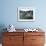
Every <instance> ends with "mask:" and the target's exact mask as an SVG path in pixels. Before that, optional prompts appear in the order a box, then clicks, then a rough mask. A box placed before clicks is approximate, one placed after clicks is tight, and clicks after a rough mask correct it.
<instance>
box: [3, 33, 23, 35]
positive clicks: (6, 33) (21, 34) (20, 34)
mask: <svg viewBox="0 0 46 46" xmlns="http://www.w3.org/2000/svg"><path fill="white" fill-rule="evenodd" d="M3 35H5V36H23V32H4V33H3Z"/></svg>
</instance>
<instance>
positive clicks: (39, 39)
mask: <svg viewBox="0 0 46 46" xmlns="http://www.w3.org/2000/svg"><path fill="white" fill-rule="evenodd" d="M32 43H33V44H43V43H44V36H32Z"/></svg>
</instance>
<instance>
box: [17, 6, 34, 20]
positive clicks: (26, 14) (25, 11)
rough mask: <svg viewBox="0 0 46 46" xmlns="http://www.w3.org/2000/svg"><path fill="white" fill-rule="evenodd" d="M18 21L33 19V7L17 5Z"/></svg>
mask: <svg viewBox="0 0 46 46" xmlns="http://www.w3.org/2000/svg"><path fill="white" fill-rule="evenodd" d="M18 21H35V9H33V8H31V7H19V8H18Z"/></svg>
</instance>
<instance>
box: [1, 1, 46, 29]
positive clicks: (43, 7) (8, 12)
mask: <svg viewBox="0 0 46 46" xmlns="http://www.w3.org/2000/svg"><path fill="white" fill-rule="evenodd" d="M23 6H24V7H33V8H34V9H35V16H36V19H35V21H34V22H17V8H18V7H23ZM9 24H13V25H14V26H15V27H16V28H29V27H30V28H31V27H32V28H36V27H39V25H40V27H43V28H46V0H0V25H2V26H3V27H4V26H8V25H9Z"/></svg>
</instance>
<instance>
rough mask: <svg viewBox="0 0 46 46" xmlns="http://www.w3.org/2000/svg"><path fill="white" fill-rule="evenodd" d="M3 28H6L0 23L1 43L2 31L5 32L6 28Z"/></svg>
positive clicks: (0, 41) (0, 38)
mask: <svg viewBox="0 0 46 46" xmlns="http://www.w3.org/2000/svg"><path fill="white" fill-rule="evenodd" d="M4 28H6V26H5V25H4V24H0V43H2V36H3V34H2V32H5V31H6V30H4Z"/></svg>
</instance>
